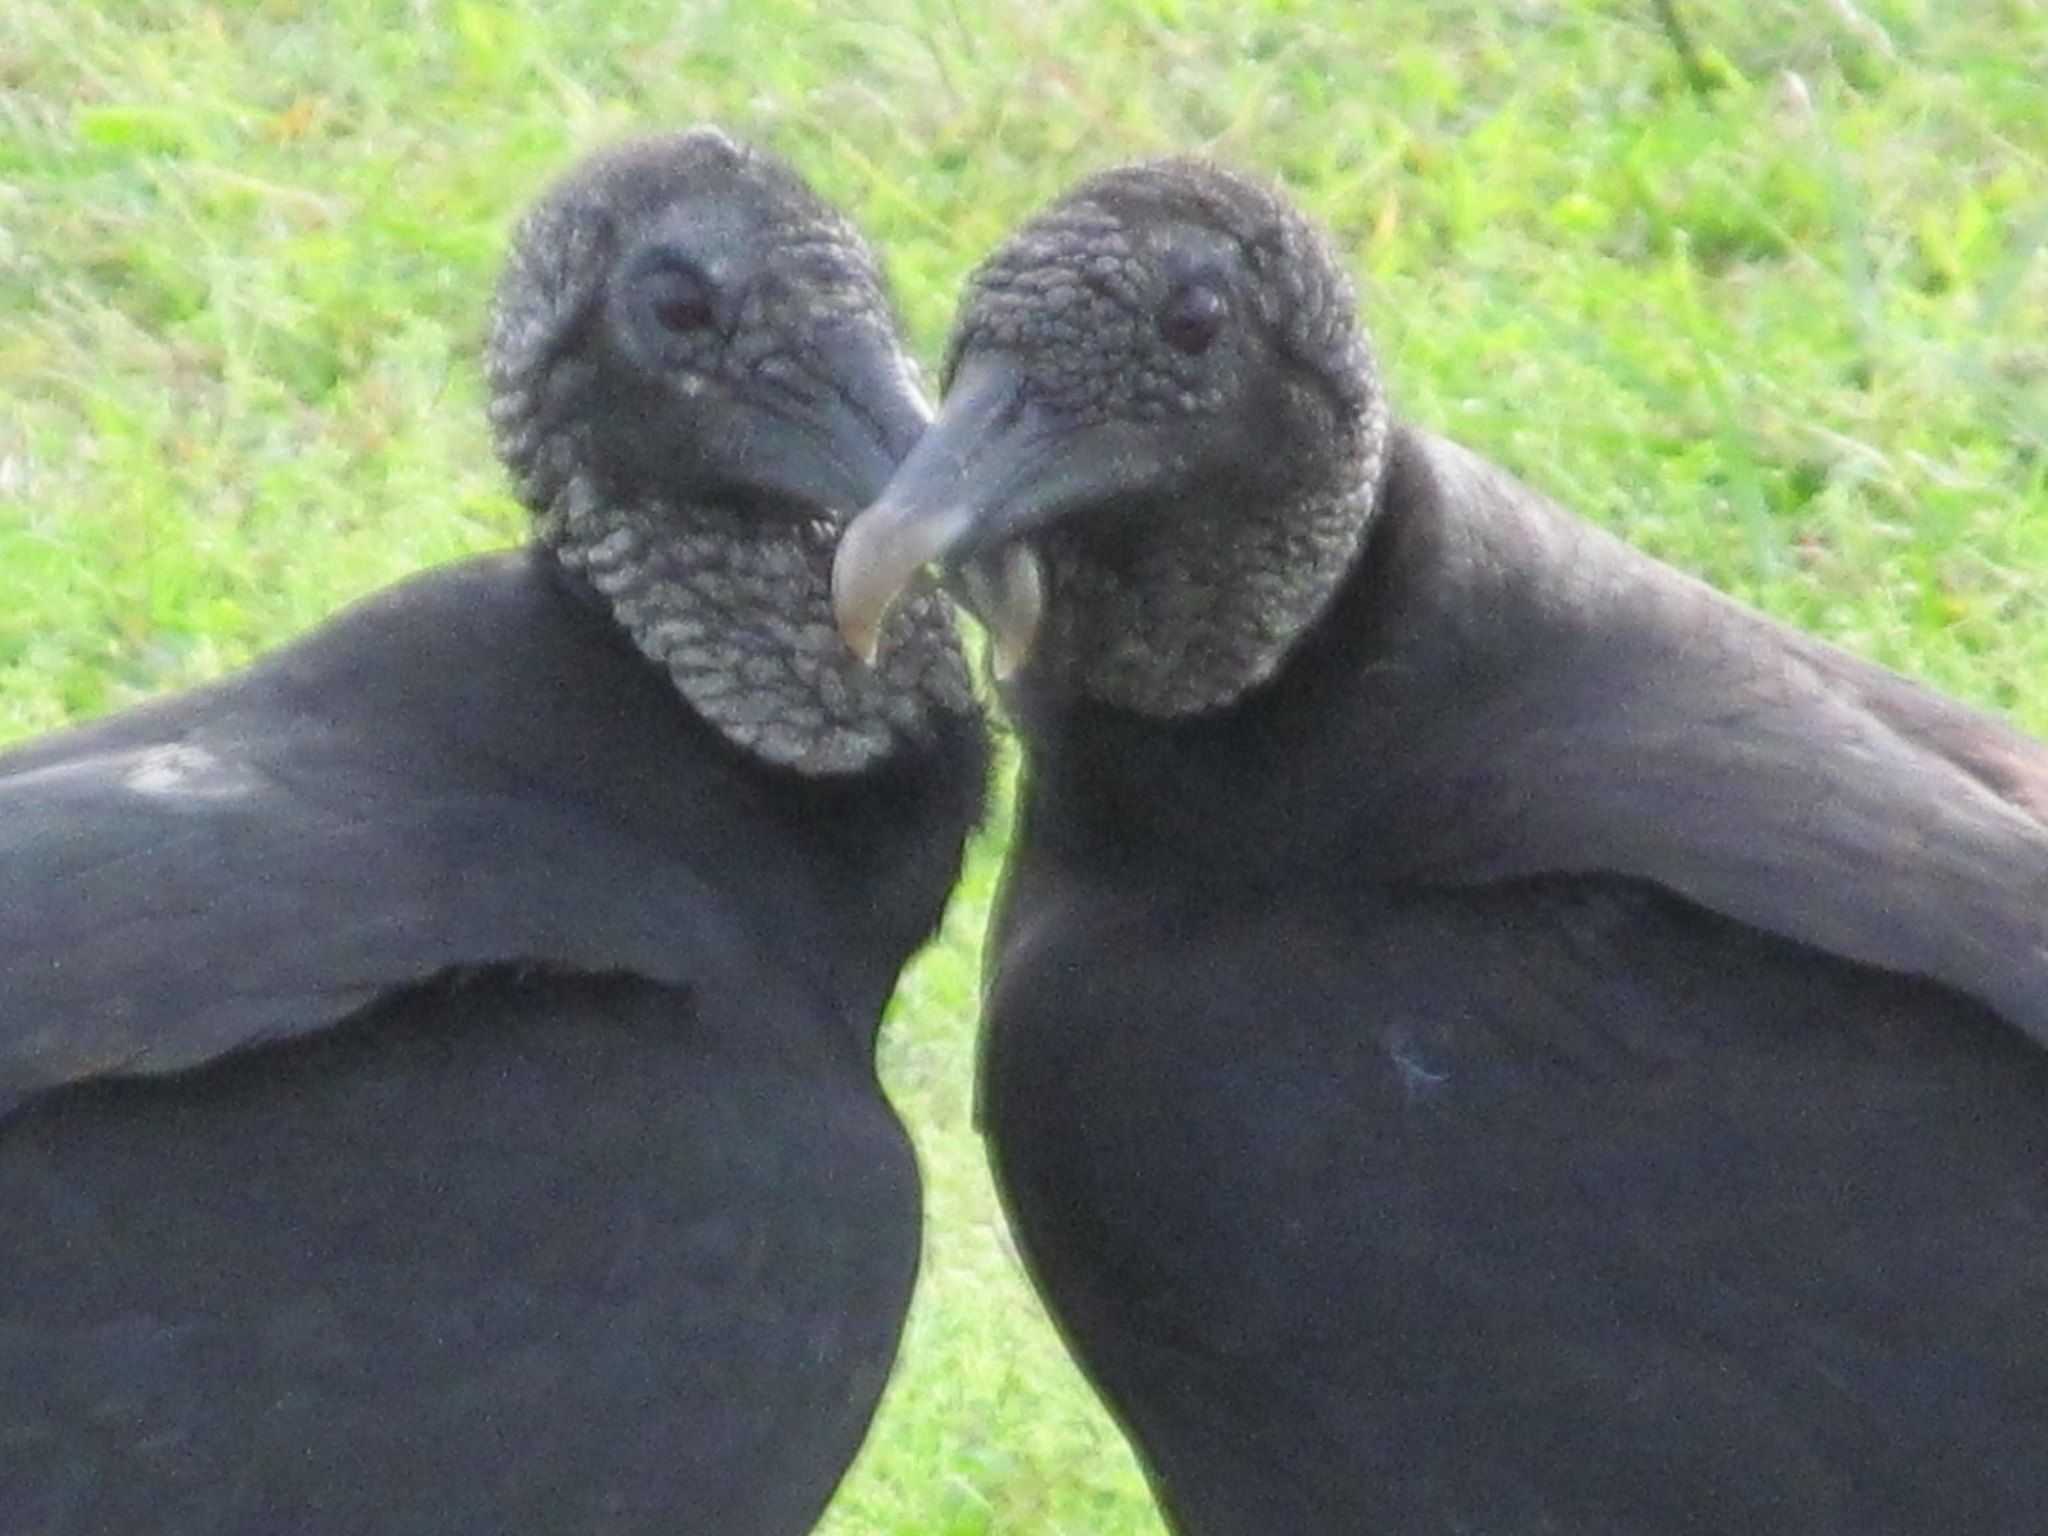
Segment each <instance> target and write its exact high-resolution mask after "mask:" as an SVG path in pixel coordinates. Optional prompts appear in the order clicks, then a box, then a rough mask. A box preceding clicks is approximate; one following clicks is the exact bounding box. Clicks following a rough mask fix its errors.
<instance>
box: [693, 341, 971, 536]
mask: <svg viewBox="0 0 2048 1536" xmlns="http://www.w3.org/2000/svg"><path fill="white" fill-rule="evenodd" d="M833 353H834V355H832V356H831V358H830V361H831V364H832V366H831V374H832V379H833V385H832V388H830V389H829V390H824V391H821V392H820V393H819V394H817V395H816V396H815V397H813V398H809V399H806V400H804V401H802V402H800V403H791V404H789V405H787V406H785V407H783V408H781V409H778V410H777V412H776V415H775V417H774V418H773V421H772V423H771V424H768V425H767V426H766V427H765V428H759V429H755V430H750V431H749V432H748V433H747V434H746V436H745V437H744V438H743V439H742V440H741V441H739V442H736V443H730V444H728V448H729V451H730V468H731V472H732V473H733V474H734V475H735V477H736V478H738V479H740V480H742V481H743V482H744V483H746V484H749V485H752V486H755V487H758V488H759V489H761V490H764V491H767V492H769V493H771V494H774V495H777V496H780V497H783V498H785V499H787V500H790V501H793V502H797V503H799V504H801V505H804V506H811V507H817V508H819V509H820V510H822V511H825V512H829V513H836V514H838V515H839V516H840V517H851V516H852V515H853V514H854V513H856V512H858V511H859V510H860V509H861V508H862V507H865V506H866V505H867V504H868V503H869V502H871V501H873V500H874V499H875V498H876V497H877V496H879V495H881V493H882V491H883V488H884V487H885V486H886V485H887V484H888V483H889V478H890V477H891V476H892V475H894V474H895V472H896V467H897V466H898V465H899V464H901V463H902V462H903V456H904V455H905V454H907V453H908V452H910V449H911V445H912V444H914V443H915V442H916V441H917V440H918V438H919V437H921V436H922V435H923V434H924V430H925V427H926V425H927V424H928V423H929V422H930V421H931V416H932V408H931V404H930V402H928V401H927V400H926V399H925V396H924V391H923V390H922V389H920V388H919V387H918V383H917V376H916V373H915V371H914V370H913V369H912V368H911V366H910V363H909V360H908V359H907V358H905V357H904V356H903V354H902V353H901V352H899V351H897V350H896V349H895V348H894V347H893V346H892V345H888V344H886V343H883V342H881V341H878V340H876V339H874V338H870V337H865V336H859V337H854V338H849V339H848V340H847V341H846V343H845V344H844V345H843V346H841V347H836V348H834V349H833Z"/></svg>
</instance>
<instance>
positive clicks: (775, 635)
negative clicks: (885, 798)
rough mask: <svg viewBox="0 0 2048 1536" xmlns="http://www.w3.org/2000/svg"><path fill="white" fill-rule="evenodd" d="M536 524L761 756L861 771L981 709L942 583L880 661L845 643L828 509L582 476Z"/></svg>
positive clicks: (687, 691) (740, 741) (695, 705)
mask: <svg viewBox="0 0 2048 1536" xmlns="http://www.w3.org/2000/svg"><path fill="white" fill-rule="evenodd" d="M540 536H541V539H542V541H543V542H544V543H545V544H546V545H547V546H548V547H549V548H550V549H552V550H553V551H554V553H555V555H556V557H557V558H558V559H559V560H560V561H561V562H562V564H563V565H564V566H565V567H567V568H568V569H570V570H572V571H575V572H576V573H578V574H579V575H581V576H582V577H583V578H584V579H585V580H586V581H588V582H589V583H590V584H591V586H592V587H593V588H594V589H595V590H596V591H597V593H598V594H599V595H600V596H601V597H602V598H603V599H604V601H605V603H606V604H607V605H608V606H609V607H610V609H611V613H612V617H613V618H614V620H615V621H616V622H617V623H618V624H619V626H620V627H621V628H622V629H623V630H624V631H625V632H626V634H627V635H628V636H629V637H630V638H631V639H632V641H633V643H634V644H635V645H636V646H638V647H639V649H640V650H641V652H642V653H643V654H645V655H646V656H647V657H648V658H649V659H651V660H652V661H654V662H655V663H656V664H657V665H659V666H661V667H662V668H663V669H664V670H666V671H667V673H668V675H669V677H670V679H671V680H672V681H673V682H674V684H675V687H676V689H677V691H678V692H679V693H680V694H681V695H682V697H683V699H684V701H685V702H686V703H687V704H688V705H689V706H690V707H691V708H692V709H694V710H695V711H696V712H697V713H698V714H699V715H701V716H702V717H703V718H704V719H705V720H706V721H708V722H709V723H710V724H711V725H712V726H713V727H714V728H715V729H717V730H718V731H719V733H720V734H722V735H723V736H724V737H725V738H726V739H727V740H729V741H730V742H732V743H733V745H735V746H736V747H738V748H740V749H741V750H742V751H745V752H747V753H748V754H750V755H751V756H753V757H755V758H758V759H759V760H761V761H762V762H765V763H768V764H771V765H773V766H775V767H778V768H785V769H790V770H793V771H795V772H797V773H801V774H805V775H809V776H817V777H825V776H840V775H847V774H853V773H858V772H861V771H862V770H865V769H870V768H874V767H876V766H878V765H879V764H881V763H882V762H883V761H885V760H886V759H887V758H889V757H890V756H891V755H893V754H894V753H896V752H897V751H899V750H901V749H903V748H905V747H906V746H911V745H914V744H916V743H919V742H926V741H930V740H932V739H933V738H934V737H935V736H936V735H937V734H938V733H939V731H940V728H941V726H942V724H943V721H944V719H945V717H959V716H965V715H970V714H971V713H972V712H973V709H974V702H973V695H972V690H971V689H970V687H969V684H968V678H967V668H966V664H965V661H964V659H963V658H962V655H961V651H960V646H959V642H958V639H957V637H956V635H955V634H954V631H953V629H952V627H951V624H950V621H949V620H948V617H947V614H946V610H945V608H944V605H943V603H942V602H941V601H940V600H939V599H938V598H937V597H936V596H935V595H931V594H921V595H919V596H918V598H917V599H916V600H915V601H913V602H907V603H905V604H904V606H903V609H902V610H901V612H900V613H899V615H898V616H897V618H896V619H895V621H894V622H893V623H892V625H891V629H890V633H889V635H888V637H887V639H886V640H885V642H884V644H883V648H882V655H881V657H880V658H879V660H878V662H877V664H876V665H875V666H873V667H872V668H871V667H868V666H865V665H864V664H863V663H862V662H861V661H860V660H859V659H858V658H856V657H855V656H854V655H853V654H852V653H851V652H850V651H848V649H847V648H846V643H845V642H844V641H843V640H842V639H841V638H840V636H839V631H838V629H837V627H836V626H835V624H834V622H833V616H832V594H831V572H832V552H833V546H834V542H835V533H834V530H833V529H832V528H831V527H830V526H829V525H828V524H827V523H826V522H825V521H824V520H823V519H814V520H808V521H805V522H801V523H799V522H794V521H785V520H779V519H774V520H771V519H767V518H763V517H761V516H759V515H750V514H748V513H745V512H742V511H738V510H735V509H732V508H728V507H720V506H703V507H677V506H669V505H664V504H659V503H654V504H647V505H641V506H634V507H622V506H618V505H616V504H612V503H608V502H606V501H605V500H604V499H603V498H602V497H601V496H600V495H599V494H598V493H597V491H596V489H595V488H594V487H593V486H592V485H591V483H590V481H589V480H588V479H587V478H585V477H583V476H581V475H576V476H571V477H569V478H568V480H567V481H566V483H565V484H564V485H563V486H562V488H561V490H560V491H559V492H558V493H557V494H556V495H555V496H554V497H553V498H552V499H551V502H550V504H549V508H548V511H547V513H546V514H545V515H544V516H543V517H542V518H541V520H540Z"/></svg>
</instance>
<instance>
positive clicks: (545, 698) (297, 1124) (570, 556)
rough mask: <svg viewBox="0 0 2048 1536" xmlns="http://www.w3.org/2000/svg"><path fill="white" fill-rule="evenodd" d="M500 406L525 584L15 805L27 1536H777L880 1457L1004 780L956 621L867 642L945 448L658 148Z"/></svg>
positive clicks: (887, 364) (374, 604) (4, 1276)
mask: <svg viewBox="0 0 2048 1536" xmlns="http://www.w3.org/2000/svg"><path fill="white" fill-rule="evenodd" d="M488 364H489V370H490V381H491V386H492V416H493V420H494V423H495V426H496V429H497V433H498V439H499V445H500V448H501V451H502V456H503V457H504V459H505V460H506V462H507V464H508V466H509V467H510V469H511V471H512V473H513V476H514V478H515V480H516V482H517V484H518V487H519V489H520V492H521V494H522V497H523V499H524V500H525V501H526V502H527V503H528V504H529V505H530V507H531V509H532V511H533V512H534V514H535V516H536V519H537V530H538V532H537V537H536V538H535V540H534V541H533V543H532V546H531V547H530V548H528V549H526V550H524V551H522V552H515V553H507V554H500V555H495V556H487V557H484V558H479V559H475V560H470V561H466V562H463V563H460V564H455V565H450V566H447V567H445V568H442V569H438V570H434V571H431V572H429V573H427V574H425V575H423V576H420V577H417V578H415V579H413V580H410V581H407V582H405V583H403V584H402V585H399V586H397V587H394V588H392V589H391V590H389V591H386V592H384V593H382V594H381V595H378V596H375V597H373V598H371V599H370V600H368V601H366V602H364V603H362V604H361V605H360V606H357V607H355V608H353V609H351V610H350V611H348V612H346V613H344V614H342V615H341V616H339V617H338V618H335V619H334V620H332V621H331V622H329V623H328V624H326V625H325V626H324V627H322V628H319V629H317V630H316V631H314V632H313V633H312V634H310V635H308V636H306V637H304V638H303V639H301V640H299V641H298V642H297V643H295V644H292V645H290V646H287V647H286V648H284V649H282V650H280V651H278V652H276V653H275V654H273V655H271V656H269V657H267V658H265V659H263V660H261V661H259V662H258V663H257V664H255V665H253V666H251V667H249V668H248V669H247V670H245V671H243V672H241V673H239V674H237V675H234V676H231V677H229V678H227V679H225V680H224V681H221V682H219V683H216V684H214V685H212V686H209V687H205V688H201V689H198V690H196V691H194V692H190V693H185V694H182V695H179V696H176V697H170V698H166V699H163V700H160V701H156V702H152V703H148V704H145V705H143V706H141V707H138V708H135V709H132V710H129V711H127V712H125V713H121V714H117V715H115V716H113V717H111V718H109V719H105V720H102V721H99V722H97V723H93V724H89V725H85V726H82V727H79V728H76V729H73V730H69V731H66V732H63V733H61V734H58V735H54V736H50V737H47V738H45V739H42V740H38V741H34V742H30V743H28V744H27V745H25V746H22V747H20V748H18V749H17V750H15V751H13V752H12V753H10V754H9V755H7V756H5V757H0V1234H4V1236H0V1531H5V1532H7V1533H8V1536H69V1533H77V1536H88V1533H89V1536H109V1533H141V1532H149V1533H153V1536H165V1533H187V1536H197V1533H205V1536H281V1533H294V1536H317V1533H327V1532H332V1533H336V1536H341V1533H346V1536H363V1533H367V1532H375V1533H378V1536H428V1533H433V1536H449V1533H457V1532H461V1533H478V1536H484V1533H489V1536H500V1533H509V1532H517V1533H524V1536H540V1533H547V1532H565V1533H566V1532H577V1533H588V1532H600V1531H601V1532H605V1533H608V1536H611V1533H621V1536H623V1533H634V1532H641V1533H656V1532H659V1533H662V1536H676V1533H685V1532H703V1533H716V1536H755V1533H760V1536H767V1533H777V1536H782V1533H798V1532H803V1531H806V1530H808V1529H809V1528H810V1526H811V1525H812V1524H813V1522H814V1521H815V1520H816V1518H817V1516H818V1514H819V1512H820V1510H821V1509H822V1508H823V1506H824V1504H825V1502H826V1500H827V1499H828V1497H829V1496H830V1494H831V1492H832V1490H833V1488H834V1487H835V1485H836V1484H837V1482H838V1480H839V1478H840V1476H841V1474H842V1472H843V1471H844V1469H845V1467H846V1465H847V1462H848V1460H849V1458H850V1457H851V1456H852V1455H853V1452H854V1450H855V1448H856V1446H857V1444H858V1442H859V1441H860V1439H861V1436H862V1434H863V1433H864V1431H865V1428H866V1426H867V1423H868V1421H869V1417H870V1414H871V1412H872V1410H873V1408H874V1404H875V1401H876V1397H877V1394H878V1393H879V1391H880V1389H881V1386H882V1384H883V1381H884V1379H885V1377H886V1375H887V1373H888V1370H889V1367H890V1364H891V1362H892V1359H893V1357H894V1353H895V1348H896V1342H897V1338H898V1334H899V1330H900V1327H901V1324H902V1320H903V1315H904V1308H905V1304H906V1302H907V1300H908V1297H909V1293H910V1288H911V1282H912V1278H913V1275H914V1272H915V1269H916V1265H917V1257H918V1234H919V1210H918V1186H917V1173H916V1167H915V1164H914V1162H913V1160H912V1155H911V1150H910V1147H909V1144H908V1142H907V1141H906V1139H905V1137H904V1134H903V1131H902V1128H901V1126H900V1124H899V1123H898V1122H897V1120H896V1118H895V1117H894V1115H893V1114H892V1112H891V1111H890V1108H889V1106H888V1104H887V1103H886V1101H885V1100H884V1099H883V1097H882V1095H881V1093H880V1091H879V1088H878V1086H877V1083H876V1080H875V1076H874V1064H873V1047H874V1042H875V1035H876V1030H877V1025H878V1021H879V1018H880V1015H881V1011H882V1007H883V1004H884V1002H885V1000H886V999H887V997H888V996H889V994H890V992H891V990H892V987H893V985H894V981H895V978H896V974H897V971H898V968H899V967H900V966H901V965H902V964H903V963H904V961H905V960H906V958H907V957H908V956H909V955H910V954H911V953H912V951H913V950H915V949H916V948H917V947H918V946H919V945H920V944H922V943H923V942H924V941H925V939H926V938H927V937H928V936H929V935H930V934H931V933H932V932H933V930H934V927H935V925H936V923H937V921H938V918H939V915H940V910H941V907H942V905H943V903H944V901H945V899H946V897H947V894H948V892H949V890H950V888H951V886H952V883H953V880H954V877H955V874H956V872H957V869H958V866H959V861H960V857H961V852H962V845H963V841H964V839H965V837H966V835H967V834H968V832H969V830H970V827H971V824H972V823H973V822H974V821H975V819H976V817H977V815H978V813H979V805H980V799H981V784H982V770H983V762H984V755H985V747H984V742H983V732H982V728H981V725H980V724H979V722H978V720H977V718H976V714H975V711H974V709H973V707H972V699H971V695H970V691H969V685H968V677H967V672H966V669H965V666H964V663H963V660H962V657H961V655H960V652H959V650H958V648H957V645H956V642H955V639H954V637H953V634H952V632H951V628H950V625H951V615H950V614H949V613H948V612H946V611H945V610H944V608H943V606H942V604H941V603H940V602H939V600H937V599H932V600H931V601H929V602H928V603H926V604H925V605H924V606H922V607H920V608H919V609H917V610H916V611H914V612H912V613H909V614H908V615H906V618H905V622H904V623H903V624H901V625H900V626H898V627H895V628H893V629H892V631H891V636H890V641H889V645H888V648H887V651H888V654H887V657H886V659H885V661H884V662H883V664H882V666H881V667H880V669H879V670H876V671H868V670H864V669H863V668H862V667H861V666H860V664H859V663H858V662H856V661H855V660H854V659H853V658H852V657H850V656H849V655H847V654H846V651H845V648H844V646H843V645H841V643H840V641H839V637H838V634H837V631H836V629H835V627H834V624H833V621H832V610H831V598H830V585H829V583H830V569H831V549H832V544H833V541H834V538H835V536H836V533H837V531H838V529H839V528H840V527H841V526H843V524H844V522H845V519H846V517H847V516H848V515H849V514H850V512H851V510H852V509H854V508H857V507H858V506H860V505H862V504H863V503H864V502H865V501H866V500H868V499H871V498H872V497H873V496H874V495H875V493H876V492H877V491H878V490H879V489H880V487H881V485H882V484H883V483H884V481H885V480H886V478H887V475H888V473H889V471H890V470H891V468H892V467H893V466H894V464H895V463H896V462H897V461H898V460H899V459H900V458H901V456H902V454H903V452H904V450H905V449H906V448H908V447H909V445H910V444H911V443H912V442H913V441H914V440H915V439H916V438H917V436H918V434H919V433H920V432H921V431H922V429H923V426H924V423H925V421H926V419H927V418H928V414H929V412H928V408H927V406H926V405H925V403H924V400H923V397H922V395H921V394H920V393H919V390H918V386H917V383H916V376H915V373H914V371H913V370H912V369H911V367H910V366H909V364H908V363H907V362H906V359H905V356H904V354H903V352H902V350H901V348H900V346H899V342H898V339H897V336H896V332H895V329H894V320H893V316H892V313H891V309H890V304H889V301H888V298H887V296H886V292H885V289H884V286H883V280H882V276H881V273H880V270H879V268H878V266H877V264H876V261H875V258H874V256H873V253H872V252H871V251H870V249H869V248H868V247H867V246H866V245H865V243H864V242H863V241H862V240H861V238H860V237H859V236H858V235H857V234H856V233H855V232H854V230H853V229H852V228H851V227H850V226H849V225H848V224H847V223H845V222H844V221H843V220H842V219H841V218H840V217H839V216H838V215H837V214H835V213H834V212H833V211H831V210H830V209H828V208H827V207H825V206H824V205H823V204H822V203H821V202H820V201H819V200H818V199H817V198H816V197H815V196H814V195H813V194H812V193H811V192H810V191H809V189H808V188H807V187H806V186H805V185H804V184H803V182H801V181H800V180H799V179H798V178H797V176H796V175H795V174H794V173H793V172H791V171H790V170H788V169H787V168H785V167H784V166H783V165H781V164H780V163H779V162H777V161H776V160H774V159H772V158H770V157H769V156H767V155H766V154H764V153H762V152H758V151H755V150H753V149H750V148H746V147H743V146H741V145H739V144H736V143H735V142H734V141H732V140H731V139H728V138H726V137H725V136H723V135H722V134H720V133H718V132H716V131H713V130H696V131H693V132H689V133H685V134H681V135H673V136H665V137H656V138H650V139H646V140H643V141H639V142H635V143H633V144H629V145H625V146H621V147H619V148H616V149H614V150H610V151H606V152H604V153H602V154H600V155H598V156H597V157H594V158H593V159H592V160H591V161H589V162H587V163H586V164H584V165H583V166H581V167H580V168H578V169H576V170H575V171H573V172H571V173H570V174H569V175H568V176H567V177H566V178H565V179H564V180H563V181H562V182H561V183H560V184H559V185H558V186H557V187H556V188H555V189H554V190H553V191H552V192H551V193H550V194H548V195H547V196H546V197H545V198H544V199H542V201H540V202H539V204H538V205H537V206H536V208H535V209H534V210H533V211H532V212H531V213H530V214H529V215H528V217H527V219H526V221H525V222H524V224H523V225H522V227H521V229H520V231H519V233H518V235H517V237H516V243H515V248H514V250H513V253H512V256H511V259H510V262H509V265H508V268H507V270H506V273H505V276H504V278H503V281H502V284H501V286H500V289H499V292H498V297H497V303H496V308H495V312H494V318H493V326H492V333H491V336H490V339H489V344H488Z"/></svg>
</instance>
